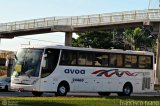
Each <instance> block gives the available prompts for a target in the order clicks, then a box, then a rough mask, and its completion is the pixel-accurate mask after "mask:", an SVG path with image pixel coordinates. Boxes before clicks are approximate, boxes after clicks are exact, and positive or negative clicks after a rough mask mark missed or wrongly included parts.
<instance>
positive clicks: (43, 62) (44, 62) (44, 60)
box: [42, 58, 46, 68]
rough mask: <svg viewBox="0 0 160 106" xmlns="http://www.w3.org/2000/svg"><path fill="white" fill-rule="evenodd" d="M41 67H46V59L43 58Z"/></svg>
mask: <svg viewBox="0 0 160 106" xmlns="http://www.w3.org/2000/svg"><path fill="white" fill-rule="evenodd" d="M42 67H43V68H44V67H46V59H45V58H44V59H43V61H42Z"/></svg>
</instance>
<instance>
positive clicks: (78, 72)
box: [64, 69, 85, 74]
mask: <svg viewBox="0 0 160 106" xmlns="http://www.w3.org/2000/svg"><path fill="white" fill-rule="evenodd" d="M64 73H66V74H85V70H79V69H65V70H64Z"/></svg>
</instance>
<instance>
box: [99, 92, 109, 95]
mask: <svg viewBox="0 0 160 106" xmlns="http://www.w3.org/2000/svg"><path fill="white" fill-rule="evenodd" d="M98 94H99V95H100V96H109V95H110V94H111V93H110V92H98Z"/></svg>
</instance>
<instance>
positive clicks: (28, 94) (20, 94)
mask: <svg viewBox="0 0 160 106" xmlns="http://www.w3.org/2000/svg"><path fill="white" fill-rule="evenodd" d="M54 96H55V95H54V93H44V94H43V97H54ZM67 96H68V97H99V95H98V94H97V93H68V94H67ZM110 96H117V94H116V93H113V94H111V95H110ZM131 96H159V97H160V92H147V93H133V94H132V95H131ZM0 97H33V95H32V93H31V92H2V91H1V92H0Z"/></svg>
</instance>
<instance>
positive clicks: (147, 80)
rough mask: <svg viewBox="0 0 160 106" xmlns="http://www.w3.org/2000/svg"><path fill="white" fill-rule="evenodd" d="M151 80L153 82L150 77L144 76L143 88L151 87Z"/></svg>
mask: <svg viewBox="0 0 160 106" xmlns="http://www.w3.org/2000/svg"><path fill="white" fill-rule="evenodd" d="M150 82H151V79H150V78H147V77H144V78H143V80H142V90H145V89H150Z"/></svg>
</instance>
